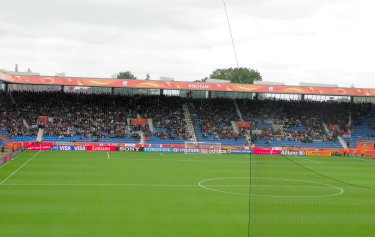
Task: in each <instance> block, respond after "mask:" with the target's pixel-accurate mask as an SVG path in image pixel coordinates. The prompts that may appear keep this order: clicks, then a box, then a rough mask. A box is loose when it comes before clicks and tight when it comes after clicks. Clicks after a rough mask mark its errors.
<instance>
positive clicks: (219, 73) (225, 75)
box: [115, 67, 262, 84]
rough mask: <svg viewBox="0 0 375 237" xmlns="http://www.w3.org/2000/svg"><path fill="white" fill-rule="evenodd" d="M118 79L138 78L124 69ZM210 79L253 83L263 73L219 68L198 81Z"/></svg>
mask: <svg viewBox="0 0 375 237" xmlns="http://www.w3.org/2000/svg"><path fill="white" fill-rule="evenodd" d="M115 78H117V79H128V80H137V79H138V78H137V77H136V76H135V75H134V74H133V73H132V72H131V71H122V72H119V73H117V74H116V75H115ZM144 79H146V80H150V79H151V76H150V74H149V73H147V75H146V78H144ZM208 79H220V80H226V81H228V83H245V84H253V83H254V82H255V81H261V80H262V75H261V74H260V73H259V72H258V71H257V70H254V69H251V68H246V67H239V68H219V69H216V70H214V71H213V72H212V73H211V74H210V75H209V76H208V77H205V78H203V79H201V80H196V82H206V81H207V80H208Z"/></svg>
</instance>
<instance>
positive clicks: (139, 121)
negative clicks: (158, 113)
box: [132, 119, 148, 126]
mask: <svg viewBox="0 0 375 237" xmlns="http://www.w3.org/2000/svg"><path fill="white" fill-rule="evenodd" d="M147 123H148V120H147V119H132V125H136V126H145V125H146V124H147Z"/></svg>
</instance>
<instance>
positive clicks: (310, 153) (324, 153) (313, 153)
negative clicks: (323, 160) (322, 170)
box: [306, 151, 332, 156]
mask: <svg viewBox="0 0 375 237" xmlns="http://www.w3.org/2000/svg"><path fill="white" fill-rule="evenodd" d="M306 155H307V156H332V152H330V151H307V152H306Z"/></svg>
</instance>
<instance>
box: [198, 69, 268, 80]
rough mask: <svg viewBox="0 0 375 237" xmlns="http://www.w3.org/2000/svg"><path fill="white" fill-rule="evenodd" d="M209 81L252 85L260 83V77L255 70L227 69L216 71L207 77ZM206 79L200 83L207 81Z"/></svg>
mask: <svg viewBox="0 0 375 237" xmlns="http://www.w3.org/2000/svg"><path fill="white" fill-rule="evenodd" d="M208 78H210V79H220V80H227V81H230V82H231V83H246V84H253V83H254V81H261V80H262V75H260V73H259V72H258V71H257V70H254V69H251V68H245V67H240V68H227V69H216V70H215V71H213V72H212V73H211V75H210V76H209V77H208ZM208 78H207V77H206V78H205V79H203V80H202V81H205V80H207V79H208Z"/></svg>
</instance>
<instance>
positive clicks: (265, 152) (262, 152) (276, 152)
mask: <svg viewBox="0 0 375 237" xmlns="http://www.w3.org/2000/svg"><path fill="white" fill-rule="evenodd" d="M254 154H255V155H281V151H279V150H254Z"/></svg>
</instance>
